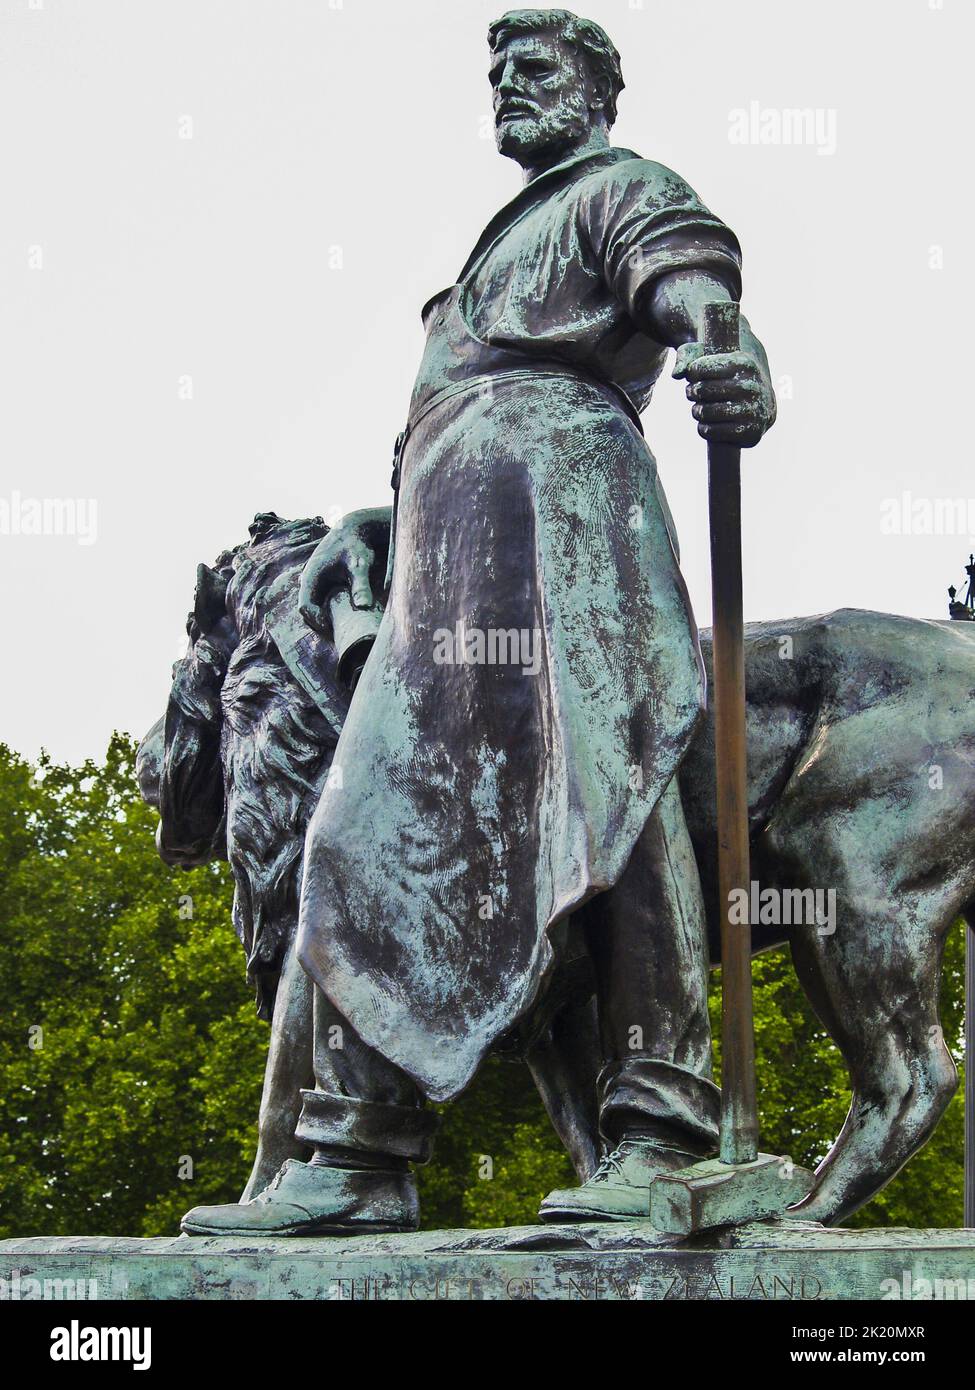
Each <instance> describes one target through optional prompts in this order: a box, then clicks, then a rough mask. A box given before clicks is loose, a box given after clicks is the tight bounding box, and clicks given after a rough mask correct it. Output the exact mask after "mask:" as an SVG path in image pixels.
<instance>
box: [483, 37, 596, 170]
mask: <svg viewBox="0 0 975 1390" xmlns="http://www.w3.org/2000/svg"><path fill="white" fill-rule="evenodd" d="M490 76H491V86H492V87H493V89H494V129H495V138H496V140H497V145H498V149H499V150H500V152H501V153H502V154H503V155H507V156H509V158H511V159H514V160H517V162H518V163H519V164H521V165H531V164H536V163H538V162H540V161H541V160H544V159H545V158H546V157H551V156H557V155H558V154H559V153H560V152H561V151H562V150H565V151H566V152H568V151H569V150H571V148H572V147H573V146H574V145H578V144H581V143H582V142H583V141H584V140H585V139H586V137H587V136H588V134H589V132H590V130H591V128H592V113H591V111H590V110H589V96H590V91H589V87H590V84H589V81H588V76H587V74H586V72H585V68H584V64H582V63H581V62H580V60H579V58H578V56H577V54H576V53H575V52H574V51H573V50H572V49H571V48H570V47H569V46H568V45H567V44H565V43H563V42H562V41H561V40H560V39H558V38H555V37H554V36H553V35H549V34H526V35H521V36H518V37H514V38H511V39H509V40H508V42H507V43H505V44H504V45H503V46H502V47H501V48H499V49H498V51H497V52H496V53H495V54H494V56H493V58H492V60H491V72H490Z"/></svg>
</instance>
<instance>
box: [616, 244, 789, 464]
mask: <svg viewBox="0 0 975 1390" xmlns="http://www.w3.org/2000/svg"><path fill="white" fill-rule="evenodd" d="M732 298H733V296H732V295H731V293H730V292H729V290H728V287H727V286H726V285H725V284H724V283H723V282H722V281H721V280H719V279H717V278H716V277H715V276H713V275H709V274H708V273H707V272H706V271H702V270H678V271H674V272H672V273H670V274H665V275H661V276H660V277H659V278H657V279H656V280H655V281H654V282H653V284H652V285H651V286H650V287H649V289H648V292H647V293H646V295H645V296H644V297H643V299H642V302H640V303H639V305H638V308H637V312H636V314H635V317H636V318H637V320H638V322H639V324H640V327H641V328H642V329H643V330H644V332H646V333H648V334H649V336H650V337H651V338H653V339H655V341H656V342H658V343H664V344H666V346H667V347H673V348H676V349H677V361H676V364H675V366H674V373H673V374H674V376H675V377H677V378H678V379H680V380H683V381H685V382H686V383H687V398H688V400H689V401H691V402H692V404H693V410H692V414H693V416H694V418H695V420H697V422H698V425H697V431H698V434H700V435H701V436H702V437H703V438H704V439H707V440H710V441H712V442H720V443H727V444H737V445H738V446H739V447H741V448H744V449H750V448H751V447H752V445H754V444H757V443H758V441H759V440H760V439H761V437H762V435H763V434H764V433H765V431H766V430H767V429H769V428H771V426H772V425H773V424H774V423H775V414H776V405H775V391H774V390H773V388H772V380H771V376H770V375H769V365H768V358H767V356H766V355H765V349H764V347H763V346H762V344H761V343H760V342H759V340H758V339H757V338H756V337H755V335H754V333H753V332H752V330H751V328H750V327H749V325H748V322H747V320H746V319H745V318H744V317H742V320H741V348H740V350H739V351H738V352H728V353H710V354H709V353H707V352H706V351H705V349H704V346H703V344H702V338H703V336H704V307H705V305H706V304H715V303H730V302H731V300H732Z"/></svg>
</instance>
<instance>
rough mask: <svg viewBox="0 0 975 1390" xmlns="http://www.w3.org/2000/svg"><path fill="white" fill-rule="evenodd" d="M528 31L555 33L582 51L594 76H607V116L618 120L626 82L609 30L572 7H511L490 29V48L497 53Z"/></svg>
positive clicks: (609, 118)
mask: <svg viewBox="0 0 975 1390" xmlns="http://www.w3.org/2000/svg"><path fill="white" fill-rule="evenodd" d="M525 34H554V35H555V36H556V37H557V38H559V39H561V40H562V41H563V42H564V43H566V44H568V45H569V47H570V48H572V49H574V50H575V52H576V53H578V54H580V55H581V57H582V58H583V59H584V61H585V62H586V63H587V64H588V66H589V70H590V72H591V73H592V75H593V77H596V78H600V77H601V78H605V79H606V81H607V83H608V84H609V97H608V99H607V102H606V119H607V122H608V123H609V125H612V124H613V122H614V121H615V120H616V101H617V98H618V97H619V94H620V92H621V91H622V90H623V87H624V85H625V84H624V82H623V69H622V67H621V65H620V55H619V54H618V53H617V51H616V49H615V47H614V46H613V42H612V40H611V39H610V37H609V35H608V34H607V33H606V30H605V29H602V28H600V26H599V25H598V24H596V23H595V22H594V21H593V20H591V19H580V18H579V16H578V15H574V14H573V13H572V12H571V11H570V10H509V11H508V13H507V14H504V15H502V16H501V18H500V19H496V20H495V21H494V23H493V24H492V25H491V27H490V28H489V29H488V43H489V44H490V46H491V52H492V53H496V52H497V51H498V49H499V48H503V47H504V45H505V44H506V43H508V42H509V40H511V39H514V38H520V37H521V36H522V35H525Z"/></svg>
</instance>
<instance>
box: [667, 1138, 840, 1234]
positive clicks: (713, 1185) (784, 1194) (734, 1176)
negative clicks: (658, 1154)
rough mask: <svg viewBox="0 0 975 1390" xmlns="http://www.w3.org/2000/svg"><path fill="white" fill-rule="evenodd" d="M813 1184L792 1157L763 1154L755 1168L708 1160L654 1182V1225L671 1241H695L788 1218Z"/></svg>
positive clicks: (745, 1164) (713, 1159) (750, 1165)
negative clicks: (702, 1234)
mask: <svg viewBox="0 0 975 1390" xmlns="http://www.w3.org/2000/svg"><path fill="white" fill-rule="evenodd" d="M813 1181H814V1179H813V1175H812V1173H810V1172H809V1170H808V1169H807V1168H799V1167H797V1166H796V1165H795V1164H794V1163H793V1162H792V1160H791V1159H790V1158H788V1157H775V1156H774V1155H773V1154H759V1155H758V1157H757V1158H756V1159H755V1160H754V1161H753V1162H752V1163H722V1162H721V1160H720V1159H718V1158H709V1159H705V1160H704V1161H703V1162H701V1163H695V1164H693V1165H692V1166H691V1167H690V1168H681V1169H679V1170H678V1171H677V1172H676V1173H665V1174H662V1175H661V1176H660V1177H658V1178H656V1179H655V1180H654V1182H653V1184H652V1186H651V1188H650V1224H651V1225H652V1226H653V1227H654V1228H655V1229H656V1230H658V1231H661V1232H663V1233H665V1234H667V1235H680V1236H690V1235H694V1234H695V1233H696V1232H698V1231H708V1230H711V1229H712V1228H713V1227H715V1226H737V1225H739V1224H741V1223H742V1222H745V1221H762V1220H764V1219H765V1218H766V1217H771V1216H782V1215H783V1214H784V1213H785V1211H786V1209H787V1208H788V1207H791V1206H793V1205H794V1204H795V1203H796V1202H801V1201H802V1199H803V1197H805V1196H806V1195H807V1194H808V1193H809V1192H810V1191H811V1190H812V1186H813Z"/></svg>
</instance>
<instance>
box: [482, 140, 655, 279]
mask: <svg viewBox="0 0 975 1390" xmlns="http://www.w3.org/2000/svg"><path fill="white" fill-rule="evenodd" d="M639 157H640V156H639V155H638V154H636V153H634V151H633V150H627V149H622V148H620V149H617V148H616V147H615V146H610V148H609V149H605V150H598V151H597V152H596V153H595V154H577V155H573V157H572V158H571V159H566V160H564V161H563V162H562V163H561V164H555V165H553V166H552V168H551V169H546V171H545V173H544V174H539V175H538V177H537V178H534V179H532V181H531V183H528V184H526V185H525V187H524V188H523V189H522V190H521V192H520V193H517V194H516V195H515V197H514V198H512V199H511V201H510V203H506V204H505V205H504V207H503V208H502V209H501V211H500V212H497V213H495V215H494V216H493V217H492V218H491V221H490V222H489V223H488V224H487V226H486V227H485V228H484V231H483V232H482V233H481V235H480V236H479V237H478V239H477V245H476V246H475V247H474V250H473V251H472V252H471V254H470V255H469V256H468V258H467V262H466V264H465V265H464V268H463V270H462V271H461V272H460V274H459V275H458V277H457V283H458V284H460V283H461V282H462V281H464V280H465V279H466V278H467V276H468V275H470V274H471V273H472V272H473V271H474V270H475V269H476V268H477V267H478V265H479V264H480V263H481V261H483V260H484V258H485V256H487V254H488V253H489V252H490V251H491V250H492V248H493V247H494V246H495V245H496V244H497V243H498V242H499V241H500V239H501V238H502V237H503V236H504V235H505V234H506V233H507V232H509V231H510V230H511V228H512V227H513V226H514V225H515V223H517V222H520V221H521V219H522V218H523V217H525V216H527V214H528V213H529V212H531V210H532V209H533V208H535V207H537V206H538V204H539V203H541V202H544V201H545V199H546V198H550V197H551V196H552V194H553V193H556V192H558V190H559V189H561V188H565V187H566V185H567V184H570V183H576V182H578V180H579V179H582V178H585V177H586V175H587V174H590V173H592V171H593V170H594V169H599V168H601V167H602V166H603V165H605V164H619V163H620V162H621V161H622V160H624V159H639Z"/></svg>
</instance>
